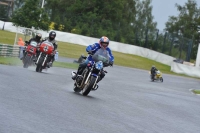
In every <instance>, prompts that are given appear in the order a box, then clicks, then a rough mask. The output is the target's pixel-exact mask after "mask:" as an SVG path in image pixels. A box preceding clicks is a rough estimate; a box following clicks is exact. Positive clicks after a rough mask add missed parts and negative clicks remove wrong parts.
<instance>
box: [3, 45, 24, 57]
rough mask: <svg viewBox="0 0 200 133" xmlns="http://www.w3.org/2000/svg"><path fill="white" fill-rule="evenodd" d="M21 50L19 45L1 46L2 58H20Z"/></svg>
mask: <svg viewBox="0 0 200 133" xmlns="http://www.w3.org/2000/svg"><path fill="white" fill-rule="evenodd" d="M19 48H20V46H17V45H8V44H0V56H4V57H19V51H20V50H19Z"/></svg>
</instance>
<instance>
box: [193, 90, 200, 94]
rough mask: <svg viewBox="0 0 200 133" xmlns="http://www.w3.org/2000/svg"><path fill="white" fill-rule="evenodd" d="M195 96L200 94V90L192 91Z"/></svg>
mask: <svg viewBox="0 0 200 133" xmlns="http://www.w3.org/2000/svg"><path fill="white" fill-rule="evenodd" d="M192 91H193V93H195V94H200V90H192Z"/></svg>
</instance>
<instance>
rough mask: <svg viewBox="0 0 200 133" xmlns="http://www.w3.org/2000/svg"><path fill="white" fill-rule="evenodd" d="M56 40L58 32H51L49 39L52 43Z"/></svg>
mask: <svg viewBox="0 0 200 133" xmlns="http://www.w3.org/2000/svg"><path fill="white" fill-rule="evenodd" d="M55 38H56V32H55V31H51V32H50V33H49V39H50V40H51V41H52V40H54V39H55Z"/></svg>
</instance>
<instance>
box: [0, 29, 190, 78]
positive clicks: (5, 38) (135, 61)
mask: <svg viewBox="0 0 200 133" xmlns="http://www.w3.org/2000/svg"><path fill="white" fill-rule="evenodd" d="M14 39H15V33H12V32H8V31H2V30H0V43H6V44H13V42H14ZM85 48H86V47H85V46H81V45H77V44H71V43H66V42H58V51H59V56H62V57H68V58H76V59H78V58H79V57H80V55H81V54H84V55H87V53H86V52H85ZM113 55H114V57H115V62H114V65H120V66H126V67H132V68H138V69H143V70H150V68H151V66H152V65H155V66H156V67H157V68H158V69H159V70H160V71H161V72H162V73H166V74H173V75H181V76H186V75H183V74H176V73H174V72H171V71H170V68H171V67H170V66H167V65H164V64H162V63H159V62H156V61H154V60H150V59H147V58H144V57H141V56H137V55H132V54H124V53H120V52H115V51H113ZM0 60H1V59H0ZM9 60H10V59H9ZM11 64H13V63H11ZM72 64H73V63H72ZM72 64H63V63H58V62H56V63H55V65H57V66H59V67H65V66H68V67H77V66H73V65H72ZM55 65H54V66H55ZM187 77H189V76H187Z"/></svg>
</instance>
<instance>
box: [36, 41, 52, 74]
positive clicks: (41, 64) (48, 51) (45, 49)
mask: <svg viewBox="0 0 200 133" xmlns="http://www.w3.org/2000/svg"><path fill="white" fill-rule="evenodd" d="M39 51H40V53H39V56H38V59H37V61H36V72H42V69H45V68H46V67H47V63H49V60H50V56H52V55H53V54H55V53H54V52H55V51H54V46H53V44H52V43H51V42H49V41H44V42H42V43H41V45H40V46H39Z"/></svg>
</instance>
